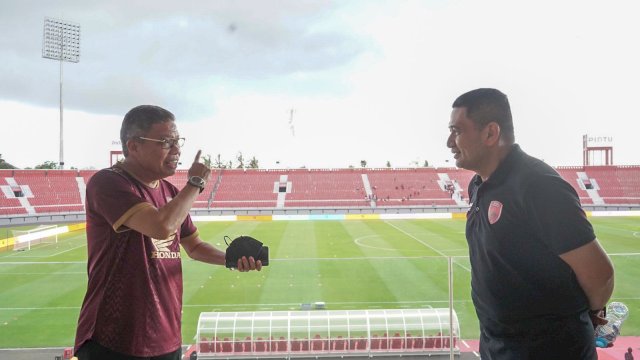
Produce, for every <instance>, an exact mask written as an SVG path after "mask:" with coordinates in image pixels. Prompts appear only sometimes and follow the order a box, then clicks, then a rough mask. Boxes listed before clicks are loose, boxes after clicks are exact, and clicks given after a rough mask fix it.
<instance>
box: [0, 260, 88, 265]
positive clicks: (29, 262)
mask: <svg viewBox="0 0 640 360" xmlns="http://www.w3.org/2000/svg"><path fill="white" fill-rule="evenodd" d="M86 263H87V262H86V261H0V265H43V264H46V265H59V264H86Z"/></svg>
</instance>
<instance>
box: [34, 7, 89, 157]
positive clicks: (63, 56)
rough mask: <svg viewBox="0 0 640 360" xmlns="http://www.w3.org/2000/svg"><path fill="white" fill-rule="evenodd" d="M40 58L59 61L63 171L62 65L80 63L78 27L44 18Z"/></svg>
mask: <svg viewBox="0 0 640 360" xmlns="http://www.w3.org/2000/svg"><path fill="white" fill-rule="evenodd" d="M42 57H43V58H45V59H52V60H59V61H60V169H64V137H63V126H62V124H63V106H62V63H63V62H65V61H67V62H73V63H77V62H79V61H80V25H79V24H76V23H72V22H69V21H64V20H59V19H53V18H49V17H45V18H44V31H43V34H42Z"/></svg>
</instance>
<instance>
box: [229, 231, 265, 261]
mask: <svg viewBox="0 0 640 360" xmlns="http://www.w3.org/2000/svg"><path fill="white" fill-rule="evenodd" d="M228 240H231V238H230V237H228V236H226V235H225V236H224V242H225V243H226V244H227V251H226V253H225V256H224V258H225V263H226V264H225V266H226V267H228V268H230V269H232V268H233V269H235V268H237V267H238V259H240V258H242V257H243V256H246V257H247V259H248V258H249V256H253V258H254V260H255V261H258V260H260V261H262V266H267V265H269V247H267V246H262V243H261V242H260V241H258V240H256V239H254V238H252V237H251V236H239V237H237V238H235V239H233V241H231V243H229V242H228Z"/></svg>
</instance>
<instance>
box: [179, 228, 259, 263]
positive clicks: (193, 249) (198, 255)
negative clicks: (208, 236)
mask: <svg viewBox="0 0 640 360" xmlns="http://www.w3.org/2000/svg"><path fill="white" fill-rule="evenodd" d="M181 244H182V247H183V248H184V250H185V251H186V252H187V255H189V257H190V258H192V259H194V260H198V261H202V262H205V263H209V264H214V265H225V253H224V252H222V251H220V250H218V249H217V248H215V247H214V246H212V245H211V244H209V243H206V242H204V241H202V240H201V239H200V238H199V237H198V236H195V237H190V238H187V239H183V240H182V241H181ZM236 268H237V269H238V271H241V272H244V271H250V270H258V271H260V270H261V269H262V262H261V261H260V260H258V261H255V260H254V259H253V256H250V257H249V258H248V259H247V258H246V257H245V256H243V257H242V258H241V259H238V264H237V265H236Z"/></svg>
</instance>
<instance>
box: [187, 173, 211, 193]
mask: <svg viewBox="0 0 640 360" xmlns="http://www.w3.org/2000/svg"><path fill="white" fill-rule="evenodd" d="M187 184H189V185H192V186H195V187H197V188H200V192H202V191H204V186H205V185H206V184H207V182H206V181H204V179H203V178H201V177H200V176H189V180H187Z"/></svg>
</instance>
